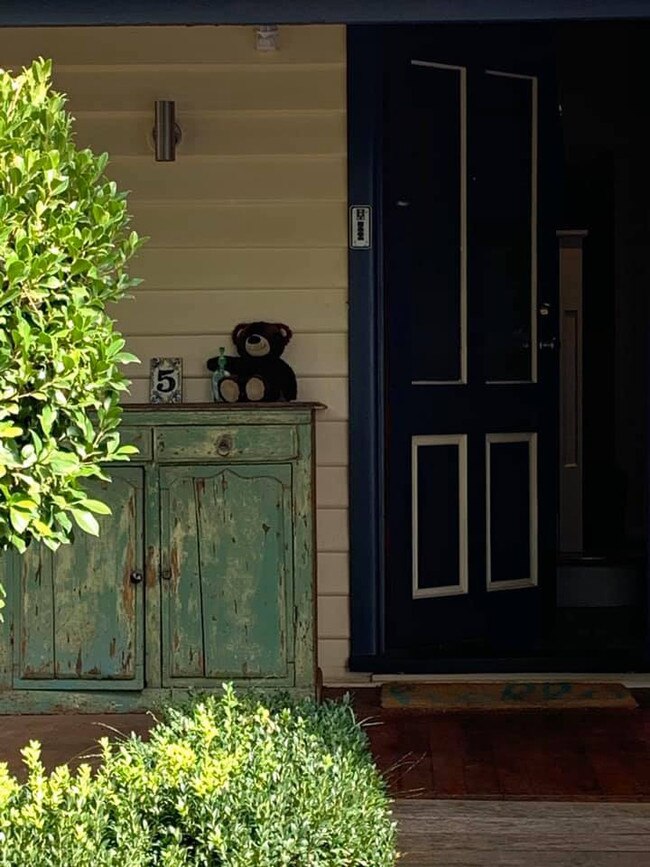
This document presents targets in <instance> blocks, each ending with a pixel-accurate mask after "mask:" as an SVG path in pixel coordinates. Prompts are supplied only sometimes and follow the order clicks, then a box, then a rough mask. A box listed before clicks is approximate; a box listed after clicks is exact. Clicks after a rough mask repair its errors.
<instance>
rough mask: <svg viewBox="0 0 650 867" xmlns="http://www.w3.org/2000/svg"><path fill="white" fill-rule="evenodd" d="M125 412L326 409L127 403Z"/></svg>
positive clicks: (296, 404) (310, 404) (300, 404)
mask: <svg viewBox="0 0 650 867" xmlns="http://www.w3.org/2000/svg"><path fill="white" fill-rule="evenodd" d="M122 409H123V410H124V411H125V412H150V413H163V412H215V413H219V412H252V411H257V412H274V411H277V410H283V409H284V410H292V409H293V410H296V409H297V410H316V409H326V406H325V404H324V403H318V402H316V401H298V400H294V401H291V402H278V403H270V402H265V403H252V402H249V403H216V402H215V403H127V404H123V405H122Z"/></svg>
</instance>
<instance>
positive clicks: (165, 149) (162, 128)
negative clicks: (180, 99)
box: [153, 99, 181, 162]
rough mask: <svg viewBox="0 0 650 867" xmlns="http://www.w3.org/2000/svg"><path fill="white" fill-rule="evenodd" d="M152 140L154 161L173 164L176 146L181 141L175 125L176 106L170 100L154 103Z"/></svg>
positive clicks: (178, 128) (160, 100)
mask: <svg viewBox="0 0 650 867" xmlns="http://www.w3.org/2000/svg"><path fill="white" fill-rule="evenodd" d="M153 138H154V147H155V152H156V160H157V161H158V162H173V160H175V159H176V145H177V144H178V142H179V141H180V139H181V131H180V127H179V126H178V124H177V123H176V104H175V103H174V101H173V100H172V99H157V100H156V101H155V125H154V128H153Z"/></svg>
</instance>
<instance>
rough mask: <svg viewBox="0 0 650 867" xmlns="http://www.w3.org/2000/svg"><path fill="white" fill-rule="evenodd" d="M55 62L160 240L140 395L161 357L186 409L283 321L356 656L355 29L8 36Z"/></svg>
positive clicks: (333, 650)
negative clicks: (316, 416) (309, 421)
mask: <svg viewBox="0 0 650 867" xmlns="http://www.w3.org/2000/svg"><path fill="white" fill-rule="evenodd" d="M39 55H40V56H43V57H51V58H52V59H53V61H54V79H55V84H56V86H57V88H58V89H59V90H62V91H64V92H65V93H67V94H68V96H69V108H70V110H71V111H72V113H73V114H74V116H75V117H76V120H77V123H76V129H77V136H78V142H79V144H80V145H84V146H86V145H87V146H90V147H92V148H93V149H94V150H96V151H104V150H106V151H108V152H109V154H110V156H111V161H110V166H109V174H110V176H111V177H113V178H114V179H115V180H116V181H117V182H118V184H119V185H120V186H121V187H122V188H125V189H128V190H131V196H130V208H131V211H132V213H133V216H134V226H135V228H137V229H138V231H140V232H141V233H142V234H145V235H148V236H149V238H150V240H149V242H148V244H147V245H146V247H145V248H144V249H143V250H142V252H141V253H140V255H139V256H138V259H137V260H136V261H135V262H134V265H133V268H132V271H133V273H134V274H136V275H137V276H141V277H142V278H143V283H142V285H141V286H140V287H138V289H137V291H136V293H135V298H134V300H132V301H129V302H128V303H124V304H122V305H120V306H119V308H118V309H117V311H116V318H117V319H118V322H119V324H120V327H121V328H122V330H123V331H124V333H125V334H126V335H127V337H128V344H129V348H130V349H131V350H132V351H133V352H135V353H136V354H137V355H138V356H139V357H140V358H141V359H142V361H143V365H142V367H141V368H140V369H135V368H133V367H130V368H129V375H130V376H131V377H132V378H133V387H132V390H131V395H130V398H129V400H131V401H134V402H144V401H146V400H147V399H148V360H149V358H151V357H152V356H156V355H164V354H167V355H178V356H182V358H183V363H184V388H185V394H184V399H185V400H186V401H192V402H194V401H205V400H209V399H210V388H209V379H208V377H207V376H206V370H205V360H206V358H208V357H209V356H210V355H213V354H216V352H217V350H218V347H219V346H220V345H225V346H227V347H229V342H228V341H227V336H226V335H227V334H228V333H229V332H230V330H231V329H232V328H233V326H234V325H235V324H236V323H238V322H241V321H246V320H250V319H270V320H272V321H277V320H279V321H283V322H287V323H288V324H289V325H290V326H291V327H292V328H293V330H294V334H295V336H294V339H293V341H292V343H291V344H290V346H289V347H288V350H287V353H286V358H287V360H288V361H289V362H290V363H291V364H292V365H293V366H294V368H295V370H296V373H297V376H298V387H299V398H300V399H303V400H319V401H322V402H323V403H325V404H327V406H328V409H327V410H326V411H325V412H324V413H323V414H322V416H321V418H320V420H319V422H318V433H317V462H318V471H317V485H318V587H319V636H320V638H319V657H320V664H321V666H322V668H323V671H324V675H325V678H326V680H330V681H333V680H337V679H339V678H340V677H341V675H342V674H343V672H344V668H345V662H346V659H347V655H348V644H349V642H348V636H349V616H348V555H347V551H348V522H347V503H348V489H347V418H348V390H347V373H348V362H347V318H348V317H347V309H348V308H347V253H346V245H347V231H346V225H347V217H346V211H347V206H346V200H347V178H346V152H347V144H346V90H345V80H346V74H345V73H346V69H345V63H346V51H345V28H344V27H337V26H313V27H311V26H310V27H281V28H280V46H279V50H278V51H276V52H259V51H256V50H255V36H254V29H253V28H252V27H146V28H137V27H128V28H104V27H102V28H48V29H40V28H38V29H31V28H30V29H25V28H21V29H2V30H0V63H1V64H2V66H3V67H5V68H12V69H18V68H20V67H21V66H22V65H24V64H26V63H29V62H30V60H31V59H32V58H34V57H37V56H39ZM155 99H173V100H175V101H176V111H177V120H178V122H179V124H180V126H181V127H182V132H183V138H182V142H181V144H180V145H179V147H178V150H177V159H176V161H175V162H172V163H156V162H155V161H154V157H153V152H152V144H151V127H152V120H153V103H154V100H155Z"/></svg>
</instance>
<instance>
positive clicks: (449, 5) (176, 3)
mask: <svg viewBox="0 0 650 867" xmlns="http://www.w3.org/2000/svg"><path fill="white" fill-rule="evenodd" d="M647 17H650V0H111V2H108V3H106V2H102V3H99V2H97V0H85V2H84V0H4V2H0V26H21V25H26V26H39V25H40V26H46V25H75V24H78V25H108V24H256V23H261V22H265V23H276V24H288V23H295V24H308V23H328V24H335V23H342V24H390V23H400V24H407V23H410V22H411V23H415V22H427V21H428V22H442V21H475V22H477V21H549V20H558V21H559V20H567V19H599V18H600V19H607V18H610V19H611V18H619V19H620V18H647Z"/></svg>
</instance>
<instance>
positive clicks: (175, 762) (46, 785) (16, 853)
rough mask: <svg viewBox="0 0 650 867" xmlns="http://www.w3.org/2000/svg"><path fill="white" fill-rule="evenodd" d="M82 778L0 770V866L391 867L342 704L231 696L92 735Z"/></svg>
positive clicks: (380, 813) (373, 777) (385, 821)
mask: <svg viewBox="0 0 650 867" xmlns="http://www.w3.org/2000/svg"><path fill="white" fill-rule="evenodd" d="M102 753H103V761H102V764H101V766H100V768H99V770H98V771H97V773H96V774H95V775H94V776H93V775H91V774H90V772H89V770H88V768H87V767H86V768H82V769H81V770H80V771H79V772H78V773H77V774H70V773H69V772H68V770H67V769H65V768H63V769H58V770H56V771H55V772H54V773H53V774H52V775H51V776H49V777H47V776H46V775H45V774H44V773H43V769H42V767H41V765H40V762H39V759H38V750H37V747H35V746H34V745H31V746H30V747H28V748H26V750H25V751H24V755H25V759H26V761H27V765H28V768H29V778H28V781H27V782H26V783H25V784H24V785H22V786H21V785H19V784H18V783H16V781H15V780H14V779H13V778H12V777H9V776H8V775H7V774H6V773H5V775H4V777H2V775H1V774H0V865H2V867H9V865H11V867H23V865H25V867H27V865H30V867H36V865H48V867H91V865H93V867H109V865H110V867H113V865H118V864H119V865H120V867H149V865H160V867H189V865H206V867H207V865H215V867H216V865H222V867H282V865H285V867H392V865H393V864H394V862H395V850H394V826H393V823H392V822H391V820H390V813H389V808H388V806H389V805H388V799H387V796H386V793H385V787H384V783H383V781H382V780H381V778H380V777H379V775H378V772H377V770H376V769H375V766H374V764H373V762H372V759H371V757H370V754H369V751H368V745H367V740H366V737H365V734H364V733H363V731H362V729H361V728H360V727H359V725H358V724H357V723H356V721H355V719H354V716H353V713H352V710H351V708H350V706H349V705H348V704H347V703H346V702H343V703H340V704H335V703H326V704H324V705H316V704H314V703H313V702H310V701H303V702H300V703H293V702H291V701H290V700H289V699H287V698H283V697H276V698H271V699H266V700H262V699H260V698H255V697H254V696H239V697H238V696H237V695H235V693H234V692H233V690H232V688H231V687H228V686H227V687H225V689H224V694H223V695H222V696H217V697H215V696H209V697H206V698H204V699H202V700H200V701H198V702H196V703H194V704H192V705H191V706H189V707H188V709H186V710H170V711H169V712H168V714H167V718H166V721H165V722H164V723H162V724H159V725H158V726H157V727H155V728H154V729H153V731H152V734H151V737H150V739H149V740H148V741H146V742H143V741H142V740H141V739H140V738H138V737H135V736H132V737H131V738H129V739H128V740H126V741H123V742H122V743H117V744H110V743H109V742H108V741H107V740H105V741H102Z"/></svg>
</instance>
